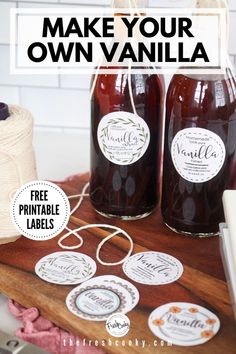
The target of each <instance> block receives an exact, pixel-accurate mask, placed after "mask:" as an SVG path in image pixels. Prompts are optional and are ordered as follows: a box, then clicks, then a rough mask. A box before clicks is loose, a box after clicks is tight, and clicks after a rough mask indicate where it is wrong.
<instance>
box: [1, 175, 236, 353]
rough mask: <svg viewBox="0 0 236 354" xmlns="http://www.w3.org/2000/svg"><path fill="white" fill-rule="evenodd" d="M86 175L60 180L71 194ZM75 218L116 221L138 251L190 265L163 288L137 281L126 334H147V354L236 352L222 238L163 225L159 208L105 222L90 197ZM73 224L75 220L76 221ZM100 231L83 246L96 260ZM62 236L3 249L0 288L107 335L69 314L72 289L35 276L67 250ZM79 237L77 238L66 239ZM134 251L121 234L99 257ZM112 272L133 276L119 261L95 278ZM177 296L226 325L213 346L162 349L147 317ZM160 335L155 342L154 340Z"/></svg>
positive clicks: (69, 324)
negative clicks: (46, 260) (40, 264)
mask: <svg viewBox="0 0 236 354" xmlns="http://www.w3.org/2000/svg"><path fill="white" fill-rule="evenodd" d="M87 180H88V175H84V176H80V177H78V176H74V177H71V178H69V179H67V180H66V181H65V182H63V183H61V182H59V183H58V184H59V185H60V186H61V187H62V188H63V189H64V191H65V192H66V193H67V194H68V195H71V194H76V193H78V192H80V190H81V187H82V186H83V185H84V183H85V182H86V181H87ZM75 217H76V219H75V218H74V219H73V218H71V223H70V226H71V227H73V228H75V227H76V223H77V219H82V220H83V221H85V222H88V223H104V222H105V223H111V224H114V225H117V226H120V227H122V228H123V229H125V230H126V231H127V232H129V233H130V235H132V237H133V239H134V241H135V250H134V252H135V253H137V252H142V251H146V250H155V251H160V252H166V253H168V254H171V255H173V256H175V257H177V258H178V259H179V260H180V261H181V262H182V263H183V264H184V274H183V276H182V277H181V278H180V279H179V280H178V281H177V282H176V283H173V284H169V285H165V286H163V285H162V286H146V285H141V284H137V283H134V285H136V286H137V288H138V289H139V292H140V296H141V297H140V302H139V305H138V306H137V308H136V309H135V310H133V311H132V312H130V313H129V314H128V316H129V318H130V319H131V324H132V328H131V331H130V332H129V334H128V336H127V337H125V338H124V339H133V340H134V339H135V338H137V339H139V340H142V339H145V340H146V342H147V343H148V344H150V346H147V347H145V350H144V351H143V352H145V353H147V354H149V353H174V354H175V353H176V354H185V353H186V354H191V353H193V354H195V353H199V354H200V353H203V354H212V353H214V354H231V353H232V354H233V353H234V354H235V353H236V349H235V348H236V336H235V334H236V326H235V322H234V319H233V313H232V308H231V302H230V298H229V293H228V288H227V284H226V283H225V279H224V272H223V268H222V263H221V259H220V253H219V239H218V238H217V237H215V238H211V239H192V238H188V237H183V236H179V235H175V234H174V233H172V232H171V231H169V230H168V229H167V228H165V226H164V225H163V224H162V221H161V218H160V215H159V213H158V211H157V212H156V213H154V214H153V215H151V216H150V217H149V218H147V219H144V220H139V221H135V222H122V221H117V220H116V221H114V220H112V221H111V220H107V219H105V218H103V217H101V216H99V215H97V214H96V213H95V212H94V211H93V209H92V207H91V205H90V203H89V200H85V201H84V202H83V204H82V207H81V209H80V210H78V211H77V212H76V213H75ZM72 222H73V223H72ZM105 236H106V231H105V232H104V233H103V232H102V233H101V234H100V235H98V234H97V232H96V235H94V233H92V232H88V231H84V232H83V237H84V245H83V247H82V248H81V249H80V250H79V251H80V252H84V253H86V254H88V255H90V256H92V257H93V258H94V257H95V251H96V247H97V245H98V243H99V242H100V240H101V238H103V237H105ZM57 240H58V237H57V238H54V239H52V240H49V241H44V242H34V241H31V240H28V239H26V238H24V237H22V238H20V239H19V240H17V241H16V242H15V243H11V244H8V245H1V246H0V291H1V292H2V293H4V294H5V295H7V296H9V297H10V298H12V299H14V300H16V301H18V302H19V303H21V304H22V305H24V306H26V307H31V306H35V307H37V308H38V309H39V310H40V312H41V314H42V315H43V316H45V317H46V318H48V319H49V320H51V321H53V322H54V323H55V324H57V325H58V326H60V327H62V328H64V329H66V330H68V331H70V332H72V333H74V334H77V335H79V336H80V337H82V338H87V339H90V340H95V339H97V340H99V341H101V340H103V339H104V340H108V339H109V336H108V334H107V332H106V330H105V327H104V323H98V322H92V321H85V320H82V319H79V318H77V317H76V316H74V315H73V314H71V313H70V312H69V311H68V310H67V308H66V306H65V298H66V296H67V294H68V292H69V291H70V290H71V289H72V288H73V287H71V286H59V285H53V284H49V283H46V282H44V281H42V280H41V279H39V278H38V277H37V276H36V275H35V274H34V266H35V263H36V262H37V261H38V260H39V259H40V258H41V257H43V256H45V255H47V254H49V253H52V252H55V251H61V248H60V247H59V246H58V245H57ZM66 242H67V243H68V244H72V243H73V242H75V240H74V237H73V236H71V238H70V239H69V240H68V241H66ZM127 248H128V244H127V241H126V240H125V239H122V238H119V237H116V238H114V239H113V240H112V242H110V243H109V244H106V245H105V246H104V248H103V250H102V252H101V256H102V258H103V259H104V260H107V261H112V262H113V261H116V260H119V259H120V258H122V257H124V251H125V250H126V249H127ZM102 274H114V275H118V276H121V277H123V278H124V279H128V278H127V277H126V276H125V275H124V273H123V271H122V267H121V266H116V267H106V266H102V265H100V264H98V270H97V273H96V275H102ZM173 301H187V302H193V303H196V304H199V305H202V306H205V307H207V308H208V309H209V310H212V311H213V312H214V313H215V314H216V315H218V316H219V318H220V320H221V330H220V332H219V333H218V335H217V336H216V337H215V338H214V339H212V340H211V341H209V342H208V343H206V344H204V345H201V346H196V347H188V348H184V347H178V346H173V347H167V346H165V347H161V346H160V341H159V340H158V339H157V338H156V337H154V336H153V335H152V333H151V332H150V330H149V328H148V325H147V320H148V316H149V314H150V312H151V311H152V310H153V309H155V308H156V307H158V306H160V305H162V304H165V303H168V302H173ZM156 339H157V347H154V346H153V341H154V340H156ZM104 350H106V352H107V353H112V354H113V353H114V354H115V353H117V354H118V353H126V352H128V353H140V352H142V349H140V348H138V347H135V346H133V347H130V348H128V349H127V348H126V349H125V350H124V348H122V346H121V345H120V346H119V347H114V346H113V347H109V346H106V347H105V348H104Z"/></svg>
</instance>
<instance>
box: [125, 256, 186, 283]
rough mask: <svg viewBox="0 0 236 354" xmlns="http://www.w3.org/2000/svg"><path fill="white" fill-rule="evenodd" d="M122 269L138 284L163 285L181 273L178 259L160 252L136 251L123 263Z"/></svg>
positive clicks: (181, 268) (181, 266)
mask: <svg viewBox="0 0 236 354" xmlns="http://www.w3.org/2000/svg"><path fill="white" fill-rule="evenodd" d="M123 271H124V273H125V274H126V275H127V277H129V278H130V279H132V280H134V281H136V282H137V283H140V284H147V285H163V284H170V283H173V282H174V281H176V280H177V279H179V278H180V277H181V275H182V274H183V265H182V264H181V263H180V261H179V260H178V259H176V258H174V257H172V256H170V255H168V254H165V253H161V252H151V251H150V252H143V253H136V254H135V255H133V256H132V257H130V258H128V259H127V261H125V263H124V264H123Z"/></svg>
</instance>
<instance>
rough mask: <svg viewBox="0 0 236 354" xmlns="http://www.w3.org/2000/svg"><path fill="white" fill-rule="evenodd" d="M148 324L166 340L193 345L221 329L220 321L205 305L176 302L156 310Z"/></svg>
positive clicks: (209, 337)
mask: <svg viewBox="0 0 236 354" xmlns="http://www.w3.org/2000/svg"><path fill="white" fill-rule="evenodd" d="M148 325H149V328H150V329H151V331H152V332H153V333H154V334H155V335H156V336H157V337H159V338H160V339H162V340H164V341H168V342H172V343H173V344H175V345H181V346H193V345H198V344H203V343H205V342H207V341H208V340H210V339H211V338H213V337H214V336H215V335H216V333H217V332H218V331H219V328H220V321H219V319H218V317H217V316H216V315H214V314H213V313H212V312H210V311H209V310H207V309H205V308H204V307H201V306H198V305H194V304H189V303H184V302H183V303H182V302H175V303H170V304H166V305H163V306H160V307H158V308H157V309H156V310H154V311H153V312H152V313H151V315H150V317H149V320H148Z"/></svg>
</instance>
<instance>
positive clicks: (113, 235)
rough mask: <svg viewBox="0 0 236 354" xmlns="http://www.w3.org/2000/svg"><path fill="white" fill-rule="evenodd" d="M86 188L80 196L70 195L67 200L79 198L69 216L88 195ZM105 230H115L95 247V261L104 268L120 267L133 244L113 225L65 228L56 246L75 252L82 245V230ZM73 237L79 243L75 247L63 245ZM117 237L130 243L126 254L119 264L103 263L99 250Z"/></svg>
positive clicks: (129, 237) (127, 236)
mask: <svg viewBox="0 0 236 354" xmlns="http://www.w3.org/2000/svg"><path fill="white" fill-rule="evenodd" d="M88 187H89V183H86V184H85V186H84V187H83V190H82V192H81V194H76V195H72V196H69V197H68V198H69V199H74V198H79V200H78V202H77V204H76V205H75V207H74V208H73V209H72V210H71V213H70V215H72V214H74V212H75V211H77V210H78V209H79V208H80V206H81V204H82V202H83V200H84V198H85V197H88V196H89V194H87V190H88ZM97 227H99V228H105V229H112V230H115V231H114V232H113V233H111V234H110V235H108V236H107V237H105V238H104V239H103V240H102V241H101V242H100V243H99V245H98V247H97V250H96V259H97V261H98V262H99V263H100V264H102V265H105V266H115V265H120V264H122V263H124V262H125V261H126V259H128V258H129V257H130V256H131V254H132V252H133V249H134V242H133V240H132V238H131V236H130V235H129V234H128V233H127V232H126V231H124V230H123V229H121V228H120V227H117V226H113V225H107V224H89V225H85V226H81V227H79V228H77V229H73V230H71V229H70V228H69V227H66V229H67V230H68V232H67V233H66V234H65V235H63V236H62V237H60V239H59V240H58V245H59V246H60V247H61V248H63V249H67V250H68V249H69V250H75V249H78V248H80V247H81V246H82V245H83V242H84V241H83V238H82V237H81V235H80V234H79V232H81V231H83V230H88V229H92V228H97ZM72 234H73V235H74V236H75V237H76V238H77V239H78V240H79V243H78V244H77V245H74V246H66V245H64V244H63V241H64V240H65V239H67V238H68V237H69V236H71V235H72ZM117 235H123V236H125V237H126V238H127V239H128V241H129V242H130V249H129V251H128V253H127V255H126V256H125V257H124V258H123V259H121V260H120V261H119V262H114V263H109V262H104V261H103V260H102V259H101V257H100V252H101V249H102V247H103V245H104V244H105V243H106V242H107V241H109V240H110V239H111V238H113V237H115V236H117Z"/></svg>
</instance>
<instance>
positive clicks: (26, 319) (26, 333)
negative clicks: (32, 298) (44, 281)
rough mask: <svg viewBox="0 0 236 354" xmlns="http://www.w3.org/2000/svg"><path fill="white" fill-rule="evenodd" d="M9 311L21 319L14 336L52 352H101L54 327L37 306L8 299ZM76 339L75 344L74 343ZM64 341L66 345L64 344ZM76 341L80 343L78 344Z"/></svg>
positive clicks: (58, 353)
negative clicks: (28, 306)
mask: <svg viewBox="0 0 236 354" xmlns="http://www.w3.org/2000/svg"><path fill="white" fill-rule="evenodd" d="M8 307H9V310H10V312H11V313H12V314H13V315H14V316H15V317H16V318H17V319H18V320H21V321H22V325H23V327H22V328H19V329H18V330H17V331H16V336H17V337H19V338H21V339H23V340H25V341H27V342H30V343H32V344H35V345H37V346H39V347H41V348H43V349H45V350H46V351H48V352H49V353H52V354H103V352H102V351H101V350H99V349H97V348H95V347H91V346H89V345H87V344H86V345H85V346H84V345H83V340H82V339H80V338H79V337H75V336H73V335H72V334H69V333H68V332H66V331H64V330H62V329H60V328H58V327H56V326H55V325H54V324H53V323H52V322H50V321H48V320H46V319H45V318H43V317H42V316H40V314H39V311H38V309H37V308H35V307H32V308H30V309H26V308H24V307H22V306H21V305H19V304H17V303H16V302H14V301H13V300H9V303H8ZM76 341H77V345H76ZM65 343H66V345H65ZM78 343H80V344H79V345H78Z"/></svg>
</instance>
